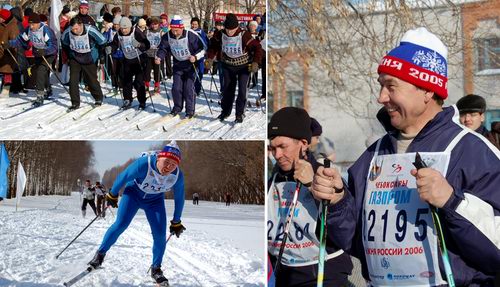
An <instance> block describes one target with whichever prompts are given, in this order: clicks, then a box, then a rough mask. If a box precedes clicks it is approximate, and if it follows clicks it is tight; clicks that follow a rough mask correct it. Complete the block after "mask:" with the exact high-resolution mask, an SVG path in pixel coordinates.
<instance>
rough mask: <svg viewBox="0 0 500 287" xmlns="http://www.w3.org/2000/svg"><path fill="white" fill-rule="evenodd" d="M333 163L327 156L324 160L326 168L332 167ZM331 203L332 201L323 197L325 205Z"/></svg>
mask: <svg viewBox="0 0 500 287" xmlns="http://www.w3.org/2000/svg"><path fill="white" fill-rule="evenodd" d="M331 165H332V162H331V161H330V160H329V159H328V158H327V157H326V156H325V159H324V161H323V166H324V167H325V168H330V167H331ZM329 204H330V201H328V200H326V199H323V206H328V205H329Z"/></svg>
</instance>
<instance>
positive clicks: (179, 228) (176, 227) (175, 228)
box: [170, 220, 186, 238]
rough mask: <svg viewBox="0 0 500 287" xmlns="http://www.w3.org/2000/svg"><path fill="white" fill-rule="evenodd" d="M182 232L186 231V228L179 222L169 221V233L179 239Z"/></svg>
mask: <svg viewBox="0 0 500 287" xmlns="http://www.w3.org/2000/svg"><path fill="white" fill-rule="evenodd" d="M184 230H186V227H184V226H183V225H182V223H181V222H180V221H179V222H174V221H173V220H170V233H175V236H177V238H179V236H180V235H181V234H182V232H183V231H184Z"/></svg>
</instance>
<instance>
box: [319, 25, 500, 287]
mask: <svg viewBox="0 0 500 287" xmlns="http://www.w3.org/2000/svg"><path fill="white" fill-rule="evenodd" d="M447 54H448V51H447V48H446V46H445V45H444V44H443V43H442V42H441V41H440V40H439V39H438V38H437V37H436V36H435V35H434V34H432V33H430V32H429V31H427V29H425V28H418V29H414V30H410V31H408V32H406V33H405V35H404V36H403V38H402V39H401V43H400V45H399V46H398V47H396V48H394V49H393V50H392V51H390V52H389V54H388V55H386V56H385V57H384V58H383V59H382V61H381V62H380V65H379V67H378V73H379V77H378V82H379V83H380V93H379V98H378V102H379V103H380V104H382V105H383V106H384V108H385V110H386V111H387V113H388V116H389V117H390V125H389V126H387V130H388V133H387V134H386V135H385V136H384V137H382V138H381V139H379V140H378V141H377V142H376V143H374V144H373V145H371V146H370V147H369V148H368V150H366V151H365V152H364V153H363V154H362V155H361V157H360V158H359V159H358V160H357V161H356V162H355V163H354V164H353V165H352V166H351V168H350V169H349V171H348V173H349V184H348V185H347V186H345V185H344V184H343V182H342V181H340V180H339V178H338V177H339V176H338V172H336V171H335V169H333V168H326V169H324V168H322V167H320V168H318V171H317V172H316V175H315V177H314V181H313V184H312V187H311V191H312V193H313V194H314V196H315V197H316V198H317V199H326V200H332V201H337V200H338V195H339V194H338V193H335V189H337V190H343V192H342V196H343V198H342V201H345V202H352V203H351V204H350V207H349V208H350V209H352V212H351V213H350V214H352V215H353V216H354V218H355V220H356V222H357V227H356V233H355V236H354V238H352V245H351V248H350V252H351V253H352V254H353V255H355V256H356V257H358V258H360V260H361V263H362V267H363V269H362V271H363V277H364V278H365V279H366V280H368V281H369V285H370V286H444V285H446V286H448V285H449V286H492V285H493V278H494V275H495V272H496V271H498V266H500V249H499V248H500V238H499V236H500V235H499V234H500V230H499V227H500V224H499V222H500V195H499V194H500V193H498V186H499V185H500V160H499V158H500V153H499V151H498V150H497V149H496V148H495V147H494V146H493V145H491V143H489V142H488V141H486V139H484V138H483V137H481V136H478V135H477V134H475V133H471V132H470V130H469V129H465V128H464V127H463V126H462V125H460V123H459V122H458V116H459V115H458V110H457V109H456V107H454V106H452V107H447V108H443V107H442V105H443V101H444V100H445V99H446V98H447V96H448V92H447V84H446V82H447V77H448V76H447V62H446V61H447V60H446V58H447ZM417 153H418V154H421V156H422V157H421V158H422V161H423V164H422V162H421V161H419V156H417ZM426 165H427V166H429V167H426ZM417 166H418V167H419V168H418V169H416V168H415V167H417ZM351 199H354V200H353V201H350V200H351ZM435 210H437V218H438V219H439V221H440V222H441V224H442V230H443V232H442V233H443V235H444V236H441V234H440V232H438V231H437V230H439V227H438V223H439V221H437V220H433V218H432V217H431V213H432V214H436V213H434V212H435ZM337 216H338V215H336V214H335V213H329V219H328V222H329V224H330V225H333V224H334V220H335V219H336V217H337ZM328 231H330V226H328ZM438 237H439V238H438ZM349 239H351V238H349ZM438 242H439V245H441V248H440V247H439V245H438ZM443 244H446V245H443ZM445 246H446V247H447V249H445V248H446V247H445ZM443 250H444V251H446V250H447V254H448V255H447V256H443V254H445V252H444V251H443ZM448 266H451V267H450V268H448ZM452 280H453V281H454V282H455V284H453V283H452Z"/></svg>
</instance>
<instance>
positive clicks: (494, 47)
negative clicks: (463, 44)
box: [476, 38, 500, 71]
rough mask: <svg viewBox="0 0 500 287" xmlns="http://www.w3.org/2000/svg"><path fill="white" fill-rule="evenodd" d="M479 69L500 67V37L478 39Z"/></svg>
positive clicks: (496, 68)
mask: <svg viewBox="0 0 500 287" xmlns="http://www.w3.org/2000/svg"><path fill="white" fill-rule="evenodd" d="M476 47H477V56H478V71H485V70H498V69H500V38H492V39H479V40H477V41H476Z"/></svg>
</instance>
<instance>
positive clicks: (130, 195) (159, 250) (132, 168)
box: [98, 154, 184, 267]
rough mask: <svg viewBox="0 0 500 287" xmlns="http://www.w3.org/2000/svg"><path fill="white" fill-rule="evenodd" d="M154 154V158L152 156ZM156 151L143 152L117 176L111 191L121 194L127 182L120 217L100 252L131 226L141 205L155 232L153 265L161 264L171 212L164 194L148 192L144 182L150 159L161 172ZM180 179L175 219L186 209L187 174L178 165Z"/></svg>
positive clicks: (113, 193) (121, 201) (154, 168)
mask: <svg viewBox="0 0 500 287" xmlns="http://www.w3.org/2000/svg"><path fill="white" fill-rule="evenodd" d="M148 157H150V160H148ZM156 158H157V157H156V154H153V155H149V156H143V157H141V158H139V159H137V160H136V161H134V162H133V163H132V164H130V165H129V166H128V167H127V168H126V169H125V170H124V171H123V172H122V173H120V174H119V175H118V177H117V179H116V180H115V182H114V184H113V187H112V188H111V190H110V193H111V195H113V196H114V197H116V196H118V193H119V192H120V189H121V188H122V187H123V185H125V184H126V186H125V190H124V192H123V195H122V198H121V200H120V205H119V207H118V213H117V216H116V221H115V222H114V223H113V225H111V227H110V228H109V229H108V231H107V232H106V234H105V235H104V238H103V240H102V243H101V246H100V247H99V250H98V251H99V253H106V252H107V251H108V250H109V249H110V248H111V246H112V245H113V244H114V243H115V242H116V240H117V239H118V237H119V236H120V235H121V234H122V233H123V232H124V231H125V229H127V227H128V226H129V224H130V222H131V221H132V219H133V218H134V216H135V214H136V213H137V211H138V210H139V208H141V209H143V210H144V212H145V213H146V218H147V220H148V222H149V226H150V227H151V233H152V234H153V265H152V266H153V267H160V266H161V262H162V259H163V254H164V253H165V247H166V234H167V216H166V213H165V200H164V194H163V193H158V194H147V193H145V192H144V191H142V190H141V189H140V188H139V186H138V185H140V184H141V183H142V182H143V181H144V180H145V179H146V176H147V173H148V170H149V169H148V162H150V167H151V169H153V170H154V171H156V172H158V173H159V171H158V169H157V167H156ZM177 173H178V177H177V181H176V182H175V184H174V185H173V187H172V189H173V191H174V202H175V208H174V218H173V221H174V222H179V221H180V220H181V215H182V209H183V208H184V175H183V173H182V171H181V170H180V169H179V167H177V168H176V169H175V170H174V171H173V174H177Z"/></svg>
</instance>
